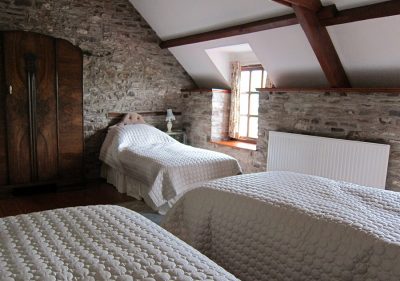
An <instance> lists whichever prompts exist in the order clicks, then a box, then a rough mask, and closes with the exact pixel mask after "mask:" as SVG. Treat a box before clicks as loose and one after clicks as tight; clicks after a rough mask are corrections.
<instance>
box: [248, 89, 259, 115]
mask: <svg viewBox="0 0 400 281" xmlns="http://www.w3.org/2000/svg"><path fill="white" fill-rule="evenodd" d="M258 97H259V95H258V94H251V95H250V115H258Z"/></svg>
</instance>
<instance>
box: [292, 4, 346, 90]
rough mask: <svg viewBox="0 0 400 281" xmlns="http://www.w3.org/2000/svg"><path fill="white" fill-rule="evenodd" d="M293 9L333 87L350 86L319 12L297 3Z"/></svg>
mask: <svg viewBox="0 0 400 281" xmlns="http://www.w3.org/2000/svg"><path fill="white" fill-rule="evenodd" d="M293 9H294V12H295V14H296V16H297V19H298V21H299V23H300V25H301V27H302V28H303V30H304V32H305V34H306V36H307V38H308V41H309V42H310V45H311V47H312V49H313V50H314V53H315V55H316V57H317V59H318V61H319V64H320V65H321V68H322V70H323V72H324V73H325V76H326V78H327V79H328V82H329V84H330V85H331V87H335V88H340V87H341V88H347V87H350V82H349V80H348V78H347V75H346V72H345V71H344V68H343V65H342V63H341V61H340V59H339V56H338V54H337V52H336V50H335V46H334V45H333V43H332V40H331V37H330V36H329V33H328V31H327V29H326V27H325V26H323V25H322V24H321V22H320V20H319V18H318V16H317V14H316V13H315V12H313V11H311V10H309V9H306V8H303V7H300V6H296V5H293Z"/></svg>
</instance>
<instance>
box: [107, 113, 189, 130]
mask: <svg viewBox="0 0 400 281" xmlns="http://www.w3.org/2000/svg"><path fill="white" fill-rule="evenodd" d="M166 114H167V113H166V111H139V112H109V113H107V118H108V119H111V125H112V124H113V125H117V126H121V125H127V124H145V123H149V122H150V123H149V124H150V125H153V126H156V127H162V124H164V121H165V119H164V117H165V116H166ZM174 115H178V116H179V115H182V113H181V112H176V111H174ZM144 116H147V117H149V119H150V120H147V122H146V120H145V119H144ZM154 117H156V120H154ZM160 118H161V119H162V120H159V119H160ZM157 120H158V121H157ZM154 121H155V122H154Z"/></svg>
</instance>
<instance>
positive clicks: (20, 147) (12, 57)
mask: <svg viewBox="0 0 400 281" xmlns="http://www.w3.org/2000/svg"><path fill="white" fill-rule="evenodd" d="M25 36H26V35H25V34H24V33H21V32H5V33H4V34H3V38H4V58H5V61H4V62H5V65H6V66H7V67H6V73H5V74H6V75H5V78H6V85H8V86H9V87H12V94H8V95H7V96H6V116H7V126H6V130H7V144H8V169H9V183H10V184H22V183H29V182H30V181H31V150H30V133H29V130H30V127H29V121H28V120H29V111H28V95H27V91H28V90H27V87H26V81H27V76H26V73H25V62H24V54H25V53H26V51H28V49H29V45H31V44H32V42H31V44H26V43H25ZM31 40H32V38H31Z"/></svg>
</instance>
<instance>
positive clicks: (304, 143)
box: [267, 131, 390, 189]
mask: <svg viewBox="0 0 400 281" xmlns="http://www.w3.org/2000/svg"><path fill="white" fill-rule="evenodd" d="M389 149H390V146H389V145H385V144H377V143H369V142H359V141H349V140H340V139H333V138H324V137H315V136H306V135H298V134H290V133H282V132H273V131H270V132H269V140H268V160H267V170H268V171H291V172H298V173H303V174H309V175H315V176H321V177H325V178H330V179H334V180H343V181H347V182H351V183H356V184H360V185H365V186H372V187H377V188H382V189H384V188H385V184H386V174H387V167H388V161H389Z"/></svg>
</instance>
